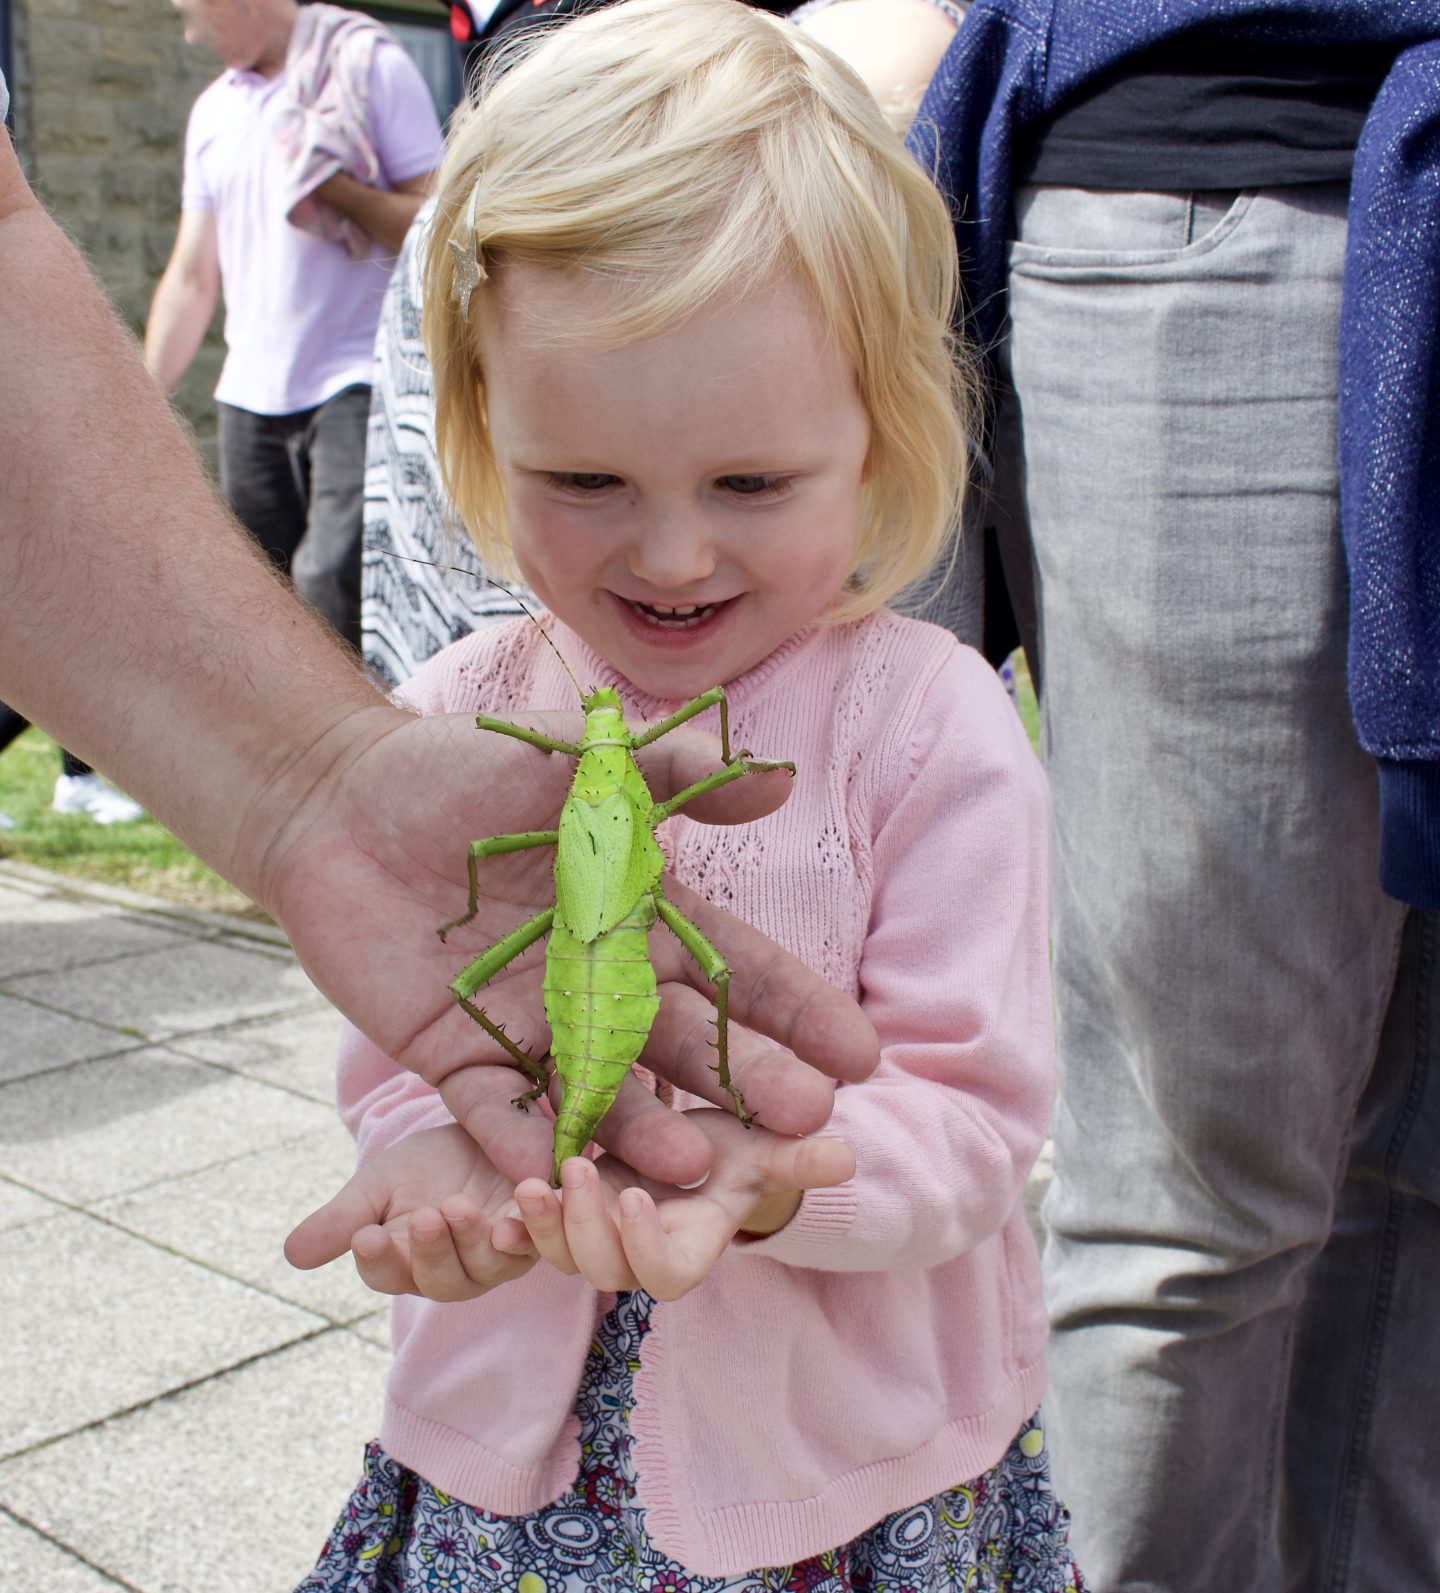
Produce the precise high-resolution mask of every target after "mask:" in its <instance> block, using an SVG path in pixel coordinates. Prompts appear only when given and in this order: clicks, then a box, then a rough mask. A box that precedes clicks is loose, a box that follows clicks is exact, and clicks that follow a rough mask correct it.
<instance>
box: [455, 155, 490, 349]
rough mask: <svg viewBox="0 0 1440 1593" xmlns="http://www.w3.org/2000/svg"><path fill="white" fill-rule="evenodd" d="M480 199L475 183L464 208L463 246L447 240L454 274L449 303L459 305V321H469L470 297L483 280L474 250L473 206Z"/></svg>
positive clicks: (483, 275)
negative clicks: (453, 264) (457, 302)
mask: <svg viewBox="0 0 1440 1593" xmlns="http://www.w3.org/2000/svg"><path fill="white" fill-rule="evenodd" d="M479 199H480V184H479V182H478V181H477V182H476V184H475V186H474V187H473V188H472V189H471V190H470V203H469V204H468V205H466V207H465V230H464V233H463V237H464V239H465V242H464V243H463V244H460V243H457V242H456V240H455V239H454V238H450V239H447V240H446V241H447V242H448V243H449V245H450V253H451V254H452V255H453V256H454V258H455V274H454V277H453V278H452V279H451V282H450V302H451V303H452V304H454V303H455V302H456V301H457V300H458V301H459V304H460V319H461V320H462V321H468V320H469V319H470V295H471V294H472V293H473V292H474V291H475V289H476V288H478V287H479V286H480V284H481V283H482V282H483V281H484V280H485V275H486V272H485V267H484V266H483V265H481V264H480V256H479V254H478V253H477V252H476V249H475V206H476V205H477V203H478V202H479Z"/></svg>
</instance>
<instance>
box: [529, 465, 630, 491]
mask: <svg viewBox="0 0 1440 1593" xmlns="http://www.w3.org/2000/svg"><path fill="white" fill-rule="evenodd" d="M545 479H546V480H547V481H548V482H549V483H550V485H551V486H552V487H558V488H559V489H560V490H561V491H562V492H581V493H584V492H603V491H604V490H605V488H606V487H613V486H614V485H615V483H616V482H617V481H618V480H619V479H620V478H619V477H618V476H607V475H605V474H603V473H602V472H601V471H598V470H566V471H549V472H547V473H546V477H545Z"/></svg>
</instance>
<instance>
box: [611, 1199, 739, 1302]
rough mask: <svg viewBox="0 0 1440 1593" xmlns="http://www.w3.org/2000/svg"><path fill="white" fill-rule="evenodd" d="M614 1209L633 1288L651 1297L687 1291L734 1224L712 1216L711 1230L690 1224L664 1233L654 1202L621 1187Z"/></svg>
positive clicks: (705, 1270) (675, 1295)
mask: <svg viewBox="0 0 1440 1593" xmlns="http://www.w3.org/2000/svg"><path fill="white" fill-rule="evenodd" d="M619 1207H620V1215H619V1231H620V1241H621V1243H622V1244H623V1245H624V1247H625V1258H626V1261H627V1262H628V1264H629V1266H630V1269H631V1271H632V1272H633V1273H634V1275H635V1278H636V1281H637V1282H638V1283H639V1286H640V1287H641V1288H642V1289H644V1290H645V1292H646V1293H647V1294H650V1295H653V1296H654V1298H655V1299H657V1300H678V1299H679V1298H680V1296H681V1295H682V1294H688V1293H689V1292H690V1290H691V1289H693V1288H694V1287H695V1285H696V1284H697V1283H699V1282H700V1281H701V1280H702V1279H703V1278H704V1277H706V1275H707V1274H708V1273H709V1271H710V1269H711V1268H712V1267H713V1266H714V1265H715V1263H716V1261H717V1260H718V1259H719V1257H720V1254H721V1252H722V1251H723V1250H724V1249H725V1246H726V1245H727V1244H729V1242H730V1240H731V1239H732V1238H733V1237H734V1232H735V1230H734V1228H733V1227H732V1226H731V1225H730V1224H729V1223H727V1222H723V1221H718V1220H717V1222H716V1223H715V1225H714V1229H713V1231H709V1232H702V1231H700V1230H698V1229H696V1228H695V1227H693V1226H690V1227H687V1229H686V1231H685V1233H684V1234H683V1235H681V1234H679V1233H676V1234H671V1233H667V1232H666V1231H665V1228H664V1226H663V1225H662V1224H661V1221H660V1213H659V1212H658V1211H657V1210H656V1207H655V1202H654V1201H653V1200H652V1199H651V1198H650V1196H649V1194H647V1193H646V1191H645V1190H643V1189H625V1190H622V1191H621V1193H620V1201H619ZM717 1215H718V1214H717Z"/></svg>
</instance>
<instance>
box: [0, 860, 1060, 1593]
mask: <svg viewBox="0 0 1440 1593" xmlns="http://www.w3.org/2000/svg"><path fill="white" fill-rule="evenodd" d="M337 1028H338V1019H337V1018H336V1016H335V1014H334V1013H333V1011H332V1010H331V1009H330V1008H329V1007H328V1006H327V1004H326V1003H325V1001H324V1000H323V998H322V997H321V996H320V995H319V994H318V993H317V992H316V990H315V989H314V987H313V986H312V985H311V984H310V982H309V980H308V979H307V978H306V977H305V975H304V973H302V972H301V970H300V967H299V965H298V964H297V962H296V961H295V958H294V956H293V954H292V953H291V951H290V948H289V946H288V945H287V944H286V941H285V938H284V936H283V935H282V934H281V933H280V931H279V930H278V929H274V928H270V927H267V926H265V925H260V924H253V923H250V922H247V921H245V920H242V919H237V918H233V917H229V916H226V915H222V914H218V913H203V912H194V911H190V910H188V909H186V908H183V907H177V906H175V905H173V904H170V903H167V902H163V901H157V900H154V899H152V898H149V897H144V896H138V895H136V894H135V893H133V892H129V891H124V890H118V889H114V888H112V887H97V886H91V885H88V884H83V883H81V882H78V881H74V880H70V879H66V878H63V877H62V876H60V875H57V874H51V873H48V872H46V871H44V870H41V869H37V868H31V867H27V866H25V865H22V864H16V863H10V862H0V1366H3V1367H5V1368H8V1372H7V1373H6V1374H5V1375H4V1376H3V1378H0V1587H3V1588H4V1589H5V1590H6V1593H102V1590H114V1589H116V1588H124V1589H129V1590H130V1593H289V1590H290V1589H292V1588H293V1587H294V1586H295V1584H296V1583H297V1582H298V1581H299V1580H300V1579H301V1577H302V1576H304V1575H305V1573H306V1572H307V1571H308V1570H309V1569H310V1568H311V1567H312V1566H313V1564H314V1562H315V1560H316V1558H317V1557H318V1555H319V1552H320V1548H321V1545H322V1544H323V1542H324V1540H325V1536H326V1533H327V1532H328V1530H329V1528H330V1525H331V1524H332V1522H333V1521H334V1519H335V1517H336V1515H337V1514H338V1512H339V1510H340V1508H341V1506H342V1505H343V1504H344V1502H345V1500H346V1498H347V1497H348V1495H349V1492H350V1490H351V1488H352V1487H353V1486H354V1484H355V1482H356V1481H357V1480H358V1478H359V1475H360V1466H361V1458H362V1452H363V1448H364V1444H365V1442H366V1440H367V1439H369V1438H370V1437H372V1436H373V1434H374V1432H375V1430H376V1427H377V1425H378V1421H379V1411H380V1397H381V1391H382V1387H383V1382H384V1375H385V1370H386V1366H387V1362H388V1338H387V1325H386V1324H387V1313H386V1310H385V1306H384V1302H383V1301H382V1300H381V1299H380V1298H379V1297H378V1296H376V1295H373V1294H371V1293H370V1292H369V1291H368V1290H367V1289H366V1288H365V1287H364V1286H363V1285H362V1284H361V1283H360V1282H359V1280H358V1278H357V1277H356V1276H355V1274H354V1271H353V1269H352V1267H351V1265H350V1262H349V1261H348V1259H344V1258H342V1260H341V1261H339V1262H335V1263H332V1264H331V1265H330V1266H328V1267H325V1268H322V1269H320V1270H319V1271H318V1272H312V1273H301V1272H296V1271H294V1270H293V1269H292V1268H291V1267H290V1266H289V1265H288V1264H287V1263H286V1261H285V1258H284V1256H283V1255H282V1253H281V1244H282V1242H283V1240H284V1237H285V1235H286V1233H287V1232H288V1231H289V1230H290V1228H291V1227H293V1226H294V1224H295V1223H296V1222H297V1221H298V1220H299V1219H300V1218H301V1217H302V1216H304V1215H305V1214H306V1213H307V1212H308V1211H310V1210H312V1209H313V1208H314V1207H315V1206H316V1205H318V1204H319V1203H320V1202H321V1201H322V1200H324V1199H326V1198H327V1197H328V1196H329V1195H330V1194H332V1193H333V1192H334V1191H335V1190H336V1189H337V1188H339V1186H340V1184H341V1183H343V1181H344V1180H345V1179H346V1178H347V1177H348V1176H349V1173H350V1169H351V1166H352V1158H353V1149H352V1145H351V1142H350V1138H349V1135H348V1134H347V1133H346V1132H345V1130H344V1129H343V1128H342V1127H341V1126H340V1123H339V1121H338V1119H337V1117H336V1114H335V1108H334V1104H333V1091H332V1065H333V1061H334V1054H335V1043H336V1034H337ZM1047 1151H1048V1147H1047ZM1048 1175H1049V1162H1048V1155H1047V1156H1046V1157H1042V1161H1041V1165H1040V1167H1039V1168H1038V1169H1037V1172H1036V1175H1035V1177H1034V1178H1032V1180H1031V1186H1030V1189H1029V1191H1028V1192H1027V1198H1028V1202H1029V1204H1030V1206H1031V1210H1032V1216H1033V1211H1034V1205H1035V1202H1036V1200H1037V1199H1038V1195H1039V1193H1040V1191H1041V1190H1042V1189H1043V1187H1044V1183H1045V1181H1046V1179H1047V1178H1048Z"/></svg>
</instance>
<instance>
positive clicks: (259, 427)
mask: <svg viewBox="0 0 1440 1593" xmlns="http://www.w3.org/2000/svg"><path fill="white" fill-rule="evenodd" d="M216 408H217V410H218V412H219V419H220V486H221V489H222V491H223V492H224V494H225V499H226V501H227V502H228V503H229V505H230V507H231V508H232V509H233V510H234V511H235V514H236V515H237V516H238V517H239V519H240V521H241V523H242V524H243V525H244V526H245V528H246V529H247V530H248V531H249V532H250V534H251V535H252V536H253V537H254V538H255V540H256V541H257V542H258V543H259V544H260V546H261V547H262V548H264V549H265V551H266V553H268V554H269V556H270V558H271V560H272V561H273V562H274V564H275V565H276V567H277V568H278V569H281V570H284V571H285V572H286V573H287V574H288V575H289V576H290V578H291V580H293V581H294V583H295V589H296V591H297V592H299V594H300V595H301V597H303V598H304V599H305V600H306V602H307V603H310V604H311V605H312V606H313V607H315V608H317V609H319V611H320V612H321V613H322V614H323V615H324V616H325V618H326V619H328V620H329V621H330V623H331V624H332V625H333V626H334V627H335V629H336V630H337V631H339V633H340V634H341V636H343V637H344V638H345V640H346V641H347V642H349V643H350V645H351V646H352V647H356V648H358V647H359V645H360V525H361V517H362V509H363V504H364V485H365V428H366V424H367V422H368V419H369V414H370V389H369V388H368V387H358V386H357V387H347V388H345V389H344V390H343V391H341V392H338V393H336V394H335V396H334V397H333V398H327V399H326V400H325V402H324V403H323V404H320V405H319V406H318V407H317V408H315V409H302V410H298V411H297V412H296V413H295V414H293V415H256V414H253V413H252V412H251V411H250V410H248V409H236V408H235V407H234V406H233V405H230V404H218V405H217V406H216Z"/></svg>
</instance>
